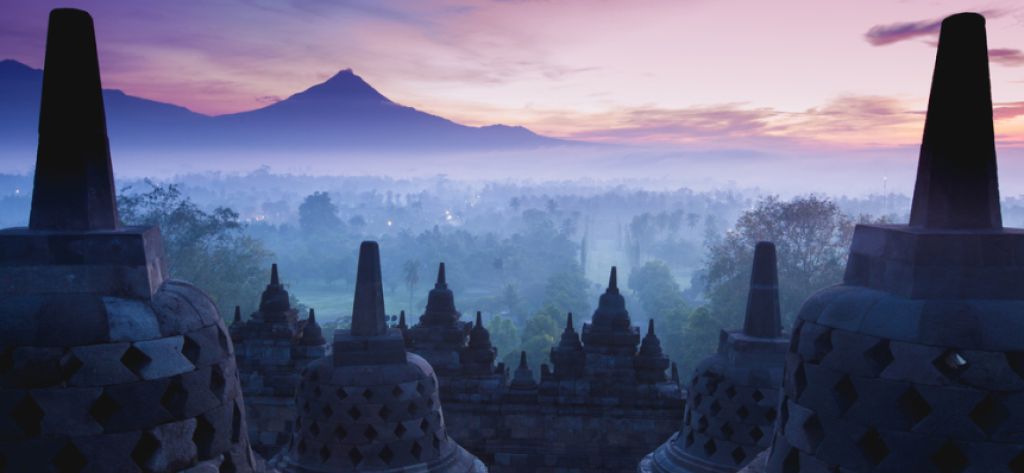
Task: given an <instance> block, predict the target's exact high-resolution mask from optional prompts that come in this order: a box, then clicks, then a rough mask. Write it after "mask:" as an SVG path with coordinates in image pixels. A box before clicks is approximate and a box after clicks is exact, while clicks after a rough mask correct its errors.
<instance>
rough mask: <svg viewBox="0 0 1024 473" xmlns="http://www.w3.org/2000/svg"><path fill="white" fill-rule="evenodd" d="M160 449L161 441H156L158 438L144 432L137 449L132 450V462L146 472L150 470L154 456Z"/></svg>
mask: <svg viewBox="0 0 1024 473" xmlns="http://www.w3.org/2000/svg"><path fill="white" fill-rule="evenodd" d="M159 449H160V441H159V440H157V439H156V436H154V435H153V434H152V433H150V432H143V433H142V435H141V436H140V437H139V441H138V442H137V443H136V444H135V448H134V449H132V461H134V462H135V464H136V465H138V466H139V467H140V468H142V470H144V471H145V470H147V469H148V468H149V465H150V463H152V461H153V456H154V455H156V451H157V450H159Z"/></svg>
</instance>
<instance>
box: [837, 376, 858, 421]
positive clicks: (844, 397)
mask: <svg viewBox="0 0 1024 473" xmlns="http://www.w3.org/2000/svg"><path fill="white" fill-rule="evenodd" d="M832 397H833V398H834V399H835V401H836V407H838V408H839V413H840V414H845V413H846V411H848V410H850V406H853V403H855V402H857V398H859V397H860V395H859V394H857V387H856V386H854V385H853V380H851V379H850V376H849V375H846V376H843V379H840V380H839V382H838V383H836V385H835V386H832Z"/></svg>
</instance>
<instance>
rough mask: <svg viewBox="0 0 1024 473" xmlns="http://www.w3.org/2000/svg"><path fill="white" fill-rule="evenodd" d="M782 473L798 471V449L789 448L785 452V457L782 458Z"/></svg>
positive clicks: (798, 472)
mask: <svg viewBox="0 0 1024 473" xmlns="http://www.w3.org/2000/svg"><path fill="white" fill-rule="evenodd" d="M782 473H800V451H799V450H797V449H795V448H791V449H789V453H788V454H786V459H785V460H782Z"/></svg>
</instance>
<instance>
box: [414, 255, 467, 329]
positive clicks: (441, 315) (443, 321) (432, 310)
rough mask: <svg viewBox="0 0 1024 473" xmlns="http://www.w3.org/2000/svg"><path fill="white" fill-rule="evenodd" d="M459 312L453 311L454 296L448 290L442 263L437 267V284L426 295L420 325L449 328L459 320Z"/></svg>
mask: <svg viewBox="0 0 1024 473" xmlns="http://www.w3.org/2000/svg"><path fill="white" fill-rule="evenodd" d="M459 316H460V314H459V311H458V310H456V309H455V295H454V294H452V290H451V289H448V281H447V277H446V276H445V269H444V263H441V264H439V265H438V267H437V282H436V283H434V289H431V290H430V294H428V295H427V309H426V310H425V311H424V312H423V315H422V316H420V325H424V326H431V325H433V326H439V325H444V326H450V325H452V324H454V323H455V322H456V321H458V320H459Z"/></svg>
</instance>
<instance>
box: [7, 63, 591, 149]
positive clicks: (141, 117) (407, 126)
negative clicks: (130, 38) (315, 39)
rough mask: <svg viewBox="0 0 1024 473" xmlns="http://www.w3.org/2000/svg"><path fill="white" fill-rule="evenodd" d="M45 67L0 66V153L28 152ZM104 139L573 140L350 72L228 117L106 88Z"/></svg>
mask: <svg viewBox="0 0 1024 473" xmlns="http://www.w3.org/2000/svg"><path fill="white" fill-rule="evenodd" d="M41 87H42V71H41V70H39V69H33V68H31V67H29V66H27V65H25V64H22V63H20V62H18V61H14V60H9V59H8V60H3V61H0V143H2V144H0V147H7V148H16V149H23V148H24V149H34V147H35V145H36V128H37V125H38V117H39V100H40V98H39V97H40V89H41ZM104 101H105V105H106V113H107V123H108V133H109V135H110V138H111V145H112V147H114V148H115V150H117V151H121V150H132V149H147V148H148V149H160V150H162V151H180V152H183V153H186V154H187V153H188V152H189V151H210V150H222V151H223V150H238V151H244V150H246V149H249V148H252V149H259V150H261V151H267V150H278V149H279V150H290V151H301V150H311V151H353V150H374V151H380V152H394V153H405V152H443V151H470V150H480V151H489V150H512V149H520V150H521V149H530V148H539V147H548V146H557V145H566V144H571V143H572V142H568V141H562V140H558V139H554V138H548V137H544V136H540V135H537V134H536V133H533V132H532V131H530V130H528V129H526V128H523V127H513V126H505V125H491V126H484V127H471V126H466V125H461V124H458V123H455V122H453V121H451V120H448V119H445V118H442V117H439V116H436V115H431V114H429V113H425V112H422V111H419V110H416V109H414V108H412V107H406V106H404V105H401V104H397V103H395V102H393V101H391V100H390V99H388V98H387V97H385V96H384V95H383V94H381V93H380V92H378V91H377V90H376V89H374V88H373V87H372V86H371V85H370V84H368V83H367V82H366V81H364V80H363V79H362V78H361V77H359V76H358V75H356V74H355V73H354V72H353V71H352V70H351V69H345V70H342V71H340V72H338V73H337V74H335V75H334V76H333V77H331V78H330V79H328V80H326V81H325V82H323V83H320V84H317V85H314V86H312V87H310V88H308V89H306V90H304V91H302V92H299V93H296V94H294V95H292V96H290V97H288V98H287V99H284V100H281V101H279V102H276V103H273V104H270V105H267V106H265V107H262V108H259V109H256V110H250V111H246V112H240V113H233V114H228V115H219V116H208V115H203V114H200V113H196V112H193V111H191V110H189V109H187V108H185V107H180V106H177V105H173V104H168V103H163V102H157V101H153V100H148V99H144V98H140V97H134V96H131V95H127V94H125V93H124V92H122V91H120V90H115V89H105V90H104Z"/></svg>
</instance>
